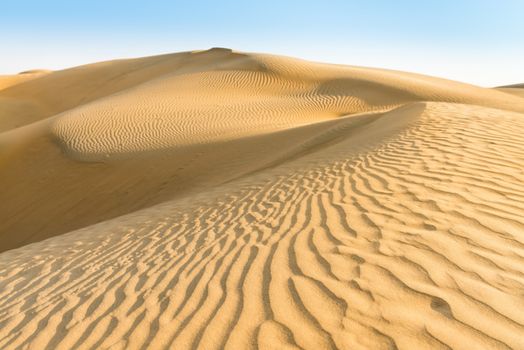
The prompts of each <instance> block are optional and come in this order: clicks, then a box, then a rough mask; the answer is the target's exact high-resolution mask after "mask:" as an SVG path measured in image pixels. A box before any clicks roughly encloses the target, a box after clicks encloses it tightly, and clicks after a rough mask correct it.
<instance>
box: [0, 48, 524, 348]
mask: <svg viewBox="0 0 524 350" xmlns="http://www.w3.org/2000/svg"><path fill="white" fill-rule="evenodd" d="M523 97H524V85H515V86H510V87H501V88H497V89H486V88H481V87H476V86H472V85H468V84H462V83H458V82H454V81H449V80H444V79H438V78H433V77H427V76H422V75H417V74H411V73H403V72H396V71H388V70H380V69H371V68H361V67H351V66H339V65H327V64H320V63H312V62H307V61H302V60H298V59H293V58H287V57H279V56H272V55H262V54H247V53H240V52H234V51H231V50H228V49H218V48H217V49H211V50H207V51H194V52H184V53H176V54H169V55H162V56H155V57H147V58H140V59H130V60H118V61H110V62H102V63H95V64H91V65H86V66H81V67H75V68H72V69H67V70H63V71H55V72H50V71H28V72H24V73H23V74H20V75H16V76H0V184H1V187H2V189H1V190H0V251H1V252H0V349H47V350H54V349H257V348H258V349H314V350H317V349H450V348H451V349H524V136H523V135H524V98H523Z"/></svg>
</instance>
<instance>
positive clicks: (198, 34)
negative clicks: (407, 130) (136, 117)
mask: <svg viewBox="0 0 524 350" xmlns="http://www.w3.org/2000/svg"><path fill="white" fill-rule="evenodd" d="M213 46H224V47H231V48H233V49H237V50H243V51H253V52H268V53H276V54H284V55H288V56H296V57H302V58H306V59H311V60H316V61H324V62H334V63H341V64H349V65H360V66H371V67H383V68H391V69H399V70H405V71H412V72H418V73H424V74H429V75H436V76H441V77H445V78H450V79H455V80H461V81H466V82H470V83H474V84H478V85H483V86H494V85H502V84H511V83H520V82H524V64H523V63H522V62H524V0H492V1H488V0H456V1H452V0H440V1H439V0H428V1H423V0H418V1H415V0H390V1H387V0H367V1H365V0H360V1H356V0H346V1H342V0H340V1H339V0H325V1H321V0H318V1H311V0H302V1H299V0H287V1H286V0H281V1H273V0H265V1H258V0H257V1H247V0H246V1H233V0H223V1H198V0H193V1H160V0H156V1H155V0H149V1H146V0H143V1H135V0H127V1H124V0H105V1H101V0H69V1H65V0H62V1H58V0H55V1H53V0H49V1H45V0H41V1H36V0H34V1H29V0H2V1H0V74H10V73H16V72H19V71H23V70H27V69H33V68H48V69H61V68H66V67H70V66H75V65H79V64H84V63H90V62H95V61H101V60H108V59H114V58H123V57H139V56H148V55H154V54H159V53H166V52H177V51H186V50H194V49H206V48H209V47H213Z"/></svg>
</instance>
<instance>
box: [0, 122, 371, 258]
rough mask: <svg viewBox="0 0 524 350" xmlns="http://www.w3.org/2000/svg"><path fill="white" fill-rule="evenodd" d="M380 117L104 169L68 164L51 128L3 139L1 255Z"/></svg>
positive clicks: (230, 176)
mask: <svg viewBox="0 0 524 350" xmlns="http://www.w3.org/2000/svg"><path fill="white" fill-rule="evenodd" d="M379 116H380V114H373V113H371V114H362V115H360V116H351V117H343V118H339V119H335V120H327V121H323V122H318V123H314V124H311V125H304V126H301V127H295V128H289V129H286V130H281V131H276V132H272V133H260V134H259V135H252V136H249V137H240V138H236V139H233V140H227V141H221V142H214V143H211V144H193V145H179V146H178V147H177V148H176V149H172V150H170V151H169V152H160V153H159V152H155V151H154V150H150V151H149V152H147V151H143V153H141V155H140V156H136V157H135V158H131V159H120V160H114V159H111V158H104V159H103V162H78V161H75V160H72V159H70V158H68V157H65V156H64V154H63V153H62V150H61V149H60V148H59V147H56V145H55V143H54V141H53V139H52V138H51V137H50V136H49V135H48V133H47V130H48V125H47V124H48V123H47V122H44V123H40V125H37V124H34V125H33V127H32V130H29V129H31V128H22V129H18V130H14V131H12V132H10V133H4V134H3V135H2V137H0V149H2V152H0V166H4V165H6V164H9V166H8V167H7V166H6V167H5V168H4V169H3V171H2V172H0V181H1V182H2V183H4V184H10V185H9V186H6V187H5V188H3V190H2V191H1V192H0V199H1V200H0V213H2V217H3V218H2V220H1V221H0V232H1V234H0V248H1V250H8V249H12V248H16V247H20V246H22V245H24V244H28V243H31V242H36V241H39V240H42V239H45V238H48V237H51V236H55V235H59V234H62V233H65V232H68V231H71V230H73V229H77V228H80V227H83V226H88V225H91V224H93V223H96V222H99V221H102V220H107V219H111V218H113V217H115V216H118V215H123V214H126V213H129V212H132V211H134V210H138V209H142V208H145V207H148V206H151V205H154V204H158V203H160V202H162V201H165V200H169V199H172V198H173V197H181V196H190V195H193V194H194V193H196V192H205V191H207V190H209V189H210V188H212V187H214V186H216V185H218V184H221V183H223V182H227V181H231V180H234V179H236V178H239V177H242V176H244V175H246V174H248V173H252V172H255V171H257V170H258V169H261V168H264V167H269V166H274V165H275V164H278V163H281V162H285V161H286V160H287V159H289V157H293V156H298V155H301V154H304V152H308V150H310V149H312V148H313V147H319V145H322V144H326V143H329V142H333V140H336V139H337V138H340V137H344V135H346V133H347V131H348V130H358V129H356V128H358V127H359V126H360V125H363V124H366V123H369V122H371V121H373V120H374V119H376V118H377V117H379ZM34 169H43V170H42V171H34ZM21 178H23V179H24V181H20V179H21ZM86 188H89V191H86Z"/></svg>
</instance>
